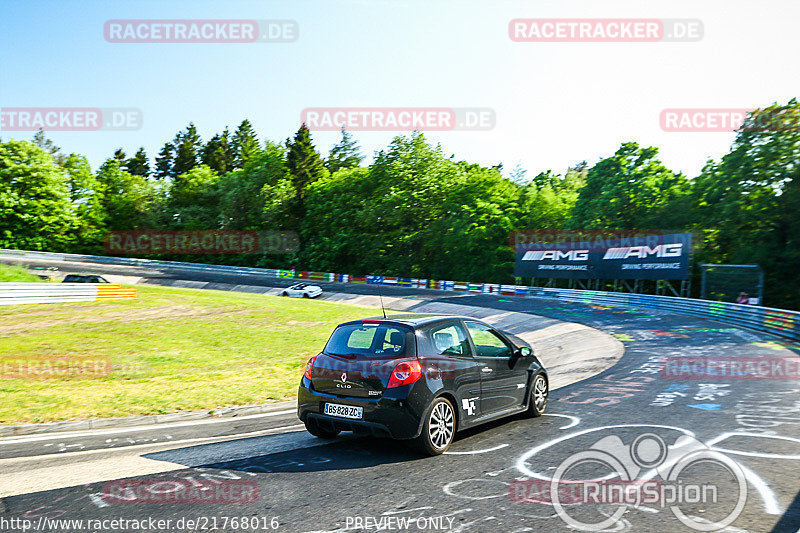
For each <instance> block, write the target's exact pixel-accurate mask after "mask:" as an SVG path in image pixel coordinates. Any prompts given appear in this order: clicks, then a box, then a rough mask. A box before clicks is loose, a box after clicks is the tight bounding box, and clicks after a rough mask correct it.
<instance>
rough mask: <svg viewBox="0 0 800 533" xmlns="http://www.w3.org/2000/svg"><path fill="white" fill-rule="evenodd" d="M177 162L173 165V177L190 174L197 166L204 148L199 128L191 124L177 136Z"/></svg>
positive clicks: (175, 142)
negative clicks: (198, 132) (198, 131)
mask: <svg viewBox="0 0 800 533" xmlns="http://www.w3.org/2000/svg"><path fill="white" fill-rule="evenodd" d="M172 142H173V144H174V145H175V160H174V162H173V165H172V176H173V177H175V176H178V175H180V174H183V173H185V172H189V171H190V170H192V169H193V168H194V167H196V166H197V164H198V161H199V159H200V158H199V154H200V150H201V147H202V144H201V142H200V135H198V134H197V128H196V127H195V125H194V123H192V122H190V123H189V125H188V126H187V127H186V129H185V130H184V131H182V132H179V133H178V134H177V135H175V139H174V140H173V141H172Z"/></svg>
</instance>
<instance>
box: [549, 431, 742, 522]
mask: <svg viewBox="0 0 800 533" xmlns="http://www.w3.org/2000/svg"><path fill="white" fill-rule="evenodd" d="M575 476H578V477H575ZM720 479H722V480H724V481H725V484H724V485H722V486H720V485H719V484H718V483H717V482H716V481H717V480H720ZM731 486H733V487H735V488H734V489H733V490H731V489H730V487H731ZM737 489H738V490H737ZM721 493H723V494H724V495H725V496H726V497H725V498H724V500H725V501H724V502H721V501H720V497H721V495H722V494H721ZM550 495H551V497H552V504H553V506H554V508H555V510H556V513H557V514H558V516H559V517H561V519H562V520H564V522H566V523H567V524H568V525H570V526H572V527H573V528H575V529H579V530H582V531H600V530H603V529H607V528H610V527H612V526H613V525H614V524H616V523H617V522H618V521H619V520H620V518H621V517H622V515H623V514H624V513H625V512H626V511H627V510H628V508H629V507H634V508H638V507H639V506H641V505H643V504H648V505H654V506H660V507H662V508H666V507H669V509H670V510H671V511H672V513H673V514H674V515H675V517H676V518H677V519H678V520H680V521H681V523H683V524H684V525H686V526H688V527H690V528H692V529H695V530H698V531H715V530H718V529H721V528H723V527H725V526H727V525H729V524H731V523H732V522H733V521H734V520H736V518H737V517H738V516H739V514H740V513H741V512H742V509H743V508H744V505H745V503H746V501H747V482H746V479H745V475H744V471H743V470H742V468H741V467H740V466H739V465H738V463H736V462H735V461H733V460H732V459H730V458H729V457H727V456H725V455H723V454H721V453H719V452H717V451H714V450H712V449H711V448H709V447H708V446H706V445H705V444H703V443H702V442H700V441H698V440H697V439H695V438H694V437H691V436H689V435H680V436H679V437H677V438H676V439H675V441H674V442H673V443H672V444H669V445H668V444H667V443H666V442H665V441H664V439H662V438H661V437H659V436H658V435H656V434H654V433H643V434H640V435H638V436H636V437H635V438H634V439H633V440H632V441H631V442H630V444H625V443H624V442H623V440H622V439H621V438H620V437H619V436H617V435H610V436H607V437H604V438H602V439H600V440H598V441H597V442H595V443H594V444H593V445H592V446H591V447H589V449H587V450H584V451H581V452H578V453H574V454H572V455H570V456H569V457H567V458H566V459H565V460H564V461H562V462H561V463H560V464H559V466H558V467H557V468H556V471H555V473H554V475H553V477H552V480H551V482H550ZM576 504H578V505H576ZM582 504H598V506H601V507H602V508H603V509H604V511H603V512H601V513H599V514H600V515H601V516H599V517H598V516H593V517H592V518H593V519H587V518H586V517H585V515H586V514H587V506H586V505H582ZM698 505H702V506H704V507H711V508H713V509H714V510H715V511H716V515H718V516H719V518H718V519H716V520H703V521H699V520H696V519H694V518H692V516H690V515H689V514H687V510H688V509H693V508H695V507H696V506H698ZM610 508H613V509H614V510H613V512H610V511H608V509H610ZM720 508H722V510H720Z"/></svg>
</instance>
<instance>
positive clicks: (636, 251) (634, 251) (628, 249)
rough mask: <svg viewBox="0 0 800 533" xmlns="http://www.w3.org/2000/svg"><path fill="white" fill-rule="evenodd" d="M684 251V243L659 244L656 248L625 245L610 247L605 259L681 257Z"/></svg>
mask: <svg viewBox="0 0 800 533" xmlns="http://www.w3.org/2000/svg"><path fill="white" fill-rule="evenodd" d="M681 253H683V244H681V243H674V244H659V245H658V246H656V247H655V248H650V247H649V246H623V247H622V248H609V249H608V250H606V255H604V256H603V259H627V258H629V257H638V258H639V259H644V258H646V257H649V256H651V255H654V256H656V257H680V256H681Z"/></svg>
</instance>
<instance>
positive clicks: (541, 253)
mask: <svg viewBox="0 0 800 533" xmlns="http://www.w3.org/2000/svg"><path fill="white" fill-rule="evenodd" d="M545 259H550V260H551V261H558V260H559V259H566V260H567V261H588V260H589V250H569V251H567V252H562V251H561V250H531V251H529V252H525V255H523V256H522V260H523V261H544V260H545Z"/></svg>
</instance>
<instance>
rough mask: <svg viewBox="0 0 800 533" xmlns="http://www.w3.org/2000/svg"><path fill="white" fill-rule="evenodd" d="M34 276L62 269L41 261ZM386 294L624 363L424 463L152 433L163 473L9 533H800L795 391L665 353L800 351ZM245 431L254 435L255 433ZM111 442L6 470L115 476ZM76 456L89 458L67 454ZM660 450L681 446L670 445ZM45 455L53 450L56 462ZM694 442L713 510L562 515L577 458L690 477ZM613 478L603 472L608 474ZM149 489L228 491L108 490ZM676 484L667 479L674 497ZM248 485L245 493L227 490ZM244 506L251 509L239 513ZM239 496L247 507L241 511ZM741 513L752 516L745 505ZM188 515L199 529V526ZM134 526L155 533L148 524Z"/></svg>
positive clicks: (382, 444) (36, 454) (73, 500)
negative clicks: (588, 330) (185, 494)
mask: <svg viewBox="0 0 800 533" xmlns="http://www.w3.org/2000/svg"><path fill="white" fill-rule="evenodd" d="M34 263H35V264H38V265H41V266H47V264H46V263H43V262H39V261H37V262H29V264H34ZM58 266H60V268H61V270H62V271H68V270H69V271H83V272H100V273H106V274H115V273H116V274H121V275H127V276H141V277H145V278H148V282H153V283H159V284H170V283H171V282H172V280H177V279H182V280H186V279H191V280H196V281H204V282H209V283H236V284H248V285H266V286H286V285H288V284H289V281H288V280H287V281H284V280H275V279H264V278H259V277H258V276H239V275H236V276H226V275H219V274H200V273H197V272H183V273H181V272H174V271H172V272H168V273H167V272H145V271H135V272H134V270H135V269H129V268H121V267H113V266H105V265H88V264H87V265H80V269H74V270H73V269H70V268H67V266H66V265H65V264H63V263H59V264H58ZM320 285H323V288H325V289H326V290H335V291H339V292H344V291H351V292H358V293H364V294H367V293H372V292H374V290H375V288H374V287H372V286H366V285H348V284H323V283H320ZM385 293H387V294H392V295H395V296H397V295H418V296H419V295H421V296H424V297H425V298H429V299H431V300H432V301H436V302H445V303H448V302H451V303H460V304H464V303H466V300H468V305H471V306H482V307H488V308H492V309H497V310H501V311H516V312H527V313H533V314H536V315H541V316H545V317H550V318H553V319H558V320H566V321H570V322H579V323H582V324H586V325H589V326H592V327H595V328H598V329H600V330H602V331H604V332H606V333H609V334H611V335H614V336H615V337H616V338H618V339H619V340H621V341H622V342H623V343H624V345H625V350H626V351H625V354H624V356H623V357H622V359H621V360H620V362H619V363H618V364H616V365H615V366H613V367H612V368H610V369H608V370H607V371H605V372H603V373H602V374H600V375H597V376H595V377H593V378H590V379H588V380H585V381H583V382H579V383H575V384H573V385H570V386H567V387H564V388H562V389H559V390H556V391H554V392H552V393H551V396H550V404H549V406H548V414H547V415H545V416H543V417H541V418H539V419H532V420H530V419H522V418H514V419H508V420H506V421H502V422H498V423H494V424H491V425H488V426H484V427H482V428H480V429H477V430H472V431H469V432H466V433H463V434H460V436H459V438H458V440H457V441H456V442H455V443H454V445H453V447H452V448H451V450H450V452H448V453H447V454H446V455H443V456H440V457H433V458H428V457H422V456H421V455H419V454H418V453H417V452H415V451H413V450H411V449H409V448H408V447H407V446H405V445H404V444H403V443H397V442H392V441H385V440H377V439H370V438H355V437H352V436H343V437H340V438H339V439H336V440H335V441H332V442H328V441H322V440H319V439H315V438H313V437H310V436H309V435H308V434H307V433H306V432H305V431H303V430H302V428H300V427H297V424H298V423H299V421H298V420H297V419H296V418H295V417H294V416H293V415H292V414H290V413H283V414H278V415H273V416H264V417H262V418H260V419H259V418H250V419H246V420H242V421H241V424H240V425H239V426H237V427H235V428H234V429H233V430H231V431H229V432H227V433H226V431H227V430H226V431H218V430H215V429H213V428H212V427H211V426H208V425H206V426H203V425H199V426H196V427H194V426H179V427H175V428H172V429H171V431H170V439H167V440H169V441H172V442H173V445H172V446H171V448H172V449H167V448H169V447H165V449H160V448H159V446H161V445H163V444H164V437H163V435H164V431H163V430H152V432H150V433H148V431H142V432H140V433H139V434H137V438H139V439H142V442H135V443H131V442H128V443H127V444H128V445H129V446H128V447H127V448H126V449H127V450H129V451H130V453H132V454H133V453H136V454H139V455H141V457H143V458H145V459H147V460H150V461H148V464H149V463H153V464H163V465H164V467H163V469H162V470H163V471H160V472H154V471H150V472H141V471H137V469H136V468H137V467H136V465H137V463H136V462H135V461H133V462H129V463H125V464H126V465H128V466H125V467H121V468H120V475H119V478H120V479H121V480H124V481H125V483H124V484H122V485H120V484H117V485H114V482H112V483H111V485H109V484H107V483H86V484H77V483H76V485H75V486H70V487H67V488H61V489H55V490H48V491H42V492H32V493H27V494H19V495H15V496H10V497H6V498H4V499H3V500H2V503H0V530H3V531H21V530H22V529H21V528H20V527H19V525H20V522H16V523H15V524H16V525H17V528H16V529H15V528H14V527H12V525H13V524H12V523H11V522H9V520H11V519H25V520H30V524H31V525H30V526H29V527H31V528H34V527H38V528H39V530H50V531H56V530H58V531H79V530H94V531H102V530H103V526H97V527H94V528H93V529H91V528H90V529H86V528H85V525H86V524H82V526H84V528H83V529H80V528H79V527H76V525H75V524H71V525H63V524H62V525H60V526H59V527H60V529H59V528H56V527H55V526H54V522H51V520H64V519H67V520H75V519H77V520H80V519H83V520H86V519H99V520H104V519H108V520H112V519H117V518H121V519H137V520H143V519H144V520H145V521H146V520H148V519H153V520H171V522H170V524H168V525H167V526H165V527H161V528H159V530H170V531H203V530H212V529H216V530H220V531H269V530H275V529H277V530H279V531H291V532H308V531H380V530H383V531H392V530H394V531H398V530H401V531H405V530H409V531H470V532H471V531H487V532H495V531H504V532H505V531H507V532H522V531H552V530H564V531H569V530H575V529H574V528H570V526H568V525H567V522H566V521H565V519H564V516H567V517H571V518H572V519H573V520H577V521H581V522H583V523H599V522H601V521H603V520H604V519H606V518H608V519H609V520H610V524H609V525H608V526H607V527H606V528H605V529H604V530H607V531H695V530H698V529H700V528H702V527H703V526H704V525H707V524H710V523H712V522H718V521H722V520H724V519H725V518H726V517H728V516H729V515H733V516H735V519H734V520H733V521H732V523H730V524H729V525H727V526H726V527H725V528H724V529H722V530H723V531H787V532H788V531H790V532H796V531H798V530H800V492H798V491H800V482H798V478H800V476H798V474H800V396H799V395H798V393H800V384H798V382H797V380H791V379H784V380H779V379H768V380H752V379H743V380H730V379H729V380H711V381H709V380H696V379H675V378H669V377H666V376H662V373H661V371H660V368H661V363H662V361H663V358H665V357H692V358H708V357H720V356H725V357H764V358H775V357H791V358H797V355H798V354H799V353H800V350H799V349H798V347H796V346H793V345H789V344H787V343H784V342H782V341H780V340H779V339H777V338H775V337H772V336H769V335H766V334H761V333H754V332H751V331H747V330H743V329H740V328H736V327H732V326H728V325H725V324H723V323H719V322H714V321H709V320H703V319H698V318H693V317H687V316H681V315H671V314H664V313H660V312H655V311H646V310H636V309H621V308H608V307H603V306H594V307H592V306H585V305H580V304H566V303H561V302H558V301H556V300H550V299H516V298H497V297H494V296H483V295H470V296H445V293H442V292H438V291H419V290H412V289H399V288H385ZM276 412H280V411H276ZM243 431H249V432H252V433H254V434H252V435H250V436H243V435H241V433H242V432H243ZM234 434H237V436H236V437H235V438H234V437H232V436H233V435H234ZM228 436H230V437H228ZM114 438H115V437H113V436H111V435H107V436H105V438H104V440H103V444H97V442H94V443H92V442H86V437H84V436H76V437H74V438H72V439H71V440H70V439H61V440H59V441H58V442H56V440H58V439H56V440H52V439H51V440H49V441H48V440H47V439H46V438H45V439H43V440H42V441H41V442H40V443H39V444H35V443H33V444H32V443H26V444H24V445H23V444H17V445H7V446H0V453H2V457H3V458H4V459H0V476H2V475H6V474H11V473H14V472H16V473H17V474H19V473H23V472H24V469H25V464H26V463H25V461H36V462H37V464H38V463H39V462H41V461H51V462H52V464H53V465H54V468H55V467H57V465H58V464H59V462H61V464H63V462H64V461H71V460H73V459H72V457H77V456H71V455H70V454H79V453H87V452H88V453H94V454H96V455H97V456H98V457H102V456H103V454H107V457H108V458H109V459H108V461H109V462H108V465H109V468H115V467H114V465H115V462H114V461H115V459H114V457H115V455H114V453H115V450H113V449H112V448H114V446H115V443H114V440H113V439H114ZM105 439H109V440H108V442H105ZM147 439H155V440H151V441H148V440H147ZM192 439H198V440H197V441H196V442H186V444H185V445H183V446H180V447H177V448H175V447H174V442H175V441H181V442H183V441H192ZM203 439H206V440H203ZM84 442H85V444H80V443H84ZM637 442H638V443H646V444H648V446H642V447H641V448H638V449H639V451H641V453H640V454H638V455H637V454H634V453H632V452H633V450H634V444H635V443H637ZM59 443H60V444H61V445H62V446H63V447H64V448H63V449H60V448H59ZM76 443H79V444H80V445H81V446H84V447H83V448H79V447H73V448H68V446H70V445H71V444H76ZM658 443H661V444H664V445H666V447H667V449H666V450H662V449H661V448H658V445H657V444H658ZM45 444H50V445H51V446H50V447H52V448H53V449H54V450H55V451H52V450H45V449H44V448H45V446H44V445H45ZM615 445H617V447H616V448H615V447H614V446H615ZM653 445H655V448H653ZM619 446H623V448H619ZM692 446H694V447H695V448H694V449H696V450H698V452H697V453H704V454H705V455H704V456H703V457H705V458H706V464H705V466H697V465H694V464H692V465H689V466H688V467H687V468H686V469H684V470H683V474H685V476H684V477H682V478H680V481H678V480H677V478H673V479H671V482H672V486H671V487H670V488H673V489H674V488H675V487H676V486H678V490H679V492H680V490H681V489H680V487H683V486H688V485H690V484H695V485H697V484H703V487H705V488H709V487H712V486H713V491H711V490H709V492H708V493H706V494H713V495H714V498H713V500H709V499H706V498H704V499H703V500H701V501H697V500H696V499H693V498H692V497H691V496H690V494H689V491H688V490H687V491H686V492H685V495H684V496H685V498H684V499H683V500H681V501H680V502H679V504H677V505H676V503H675V501H674V500H668V498H667V497H666V496H664V494H663V493H662V495H661V498H656V501H651V502H647V503H642V504H640V505H638V506H636V505H633V504H632V503H630V502H627V503H626V502H621V501H619V500H614V499H613V498H607V499H602V498H601V501H599V502H597V501H595V502H593V503H588V504H587V503H575V502H571V501H568V500H563V501H561V503H559V504H558V505H557V506H554V504H553V503H554V502H553V501H552V500H553V497H552V494H551V495H549V496H548V495H547V488H549V487H550V481H551V479H552V478H553V477H554V476H555V477H558V478H559V479H572V480H586V479H596V478H595V477H592V478H587V477H584V476H586V475H589V474H590V472H589V471H588V470H586V471H584V472H583V473H582V472H581V470H580V469H581V468H589V466H588V465H587V464H584V463H577V462H575V461H576V457H578V456H576V455H574V454H581V453H582V454H584V455H583V456H582V457H589V456H591V457H593V458H595V459H597V458H598V457H600V456H602V454H603V453H605V454H606V455H608V454H610V455H612V456H614V457H615V458H616V459H618V460H619V461H620V462H621V463H624V466H625V469H626V471H625V473H626V475H628V474H629V475H630V477H629V479H634V478H636V479H648V476H649V474H650V472H654V471H655V470H656V469H658V468H661V467H663V468H665V469H667V470H668V469H670V468H671V467H672V466H674V465H675V464H676V463H672V464H670V462H669V459H667V460H663V456H662V460H659V459H658V458H655V459H654V456H659V454H661V453H662V451H664V453H666V452H669V453H673V452H674V453H675V455H674V456H673V455H669V454H667V455H666V457H668V458H669V457H675V458H676V459H675V460H676V461H678V463H677V464H682V463H680V457H681V454H682V453H686V450H688V449H690V447H692ZM50 447H48V448H50ZM620 449H622V450H623V451H620ZM73 450H76V451H73ZM78 450H80V451H78ZM89 450H92V451H91V452H89ZM57 452H59V453H57ZM626 454H627V455H626ZM25 456H28V457H25ZM623 456H624V457H623ZM684 456H685V455H684ZM630 458H633V460H632V462H631V461H630V460H629V459H630ZM74 460H77V459H74ZM569 461H572V462H569ZM609 461H611V462H610V463H607V464H612V463H613V459H611V460H609ZM626 461H627V462H626ZM162 462H163V463H162ZM595 462H596V463H597V462H598V461H595ZM600 462H602V461H600ZM634 463H635V464H634ZM29 464H30V463H29ZM120 464H122V463H120ZM567 464H572V465H576V466H575V468H576V470H574V471H566V472H570V473H572V475H563V474H564V472H558V471H559V467H561V468H563V466H564V465H567ZM613 464H616V463H613ZM659 465H660V466H659ZM726 467H727V469H726ZM591 468H595V470H592V471H591V475H593V476H596V475H598V473H599V472H600V471H599V470H597V468H600V469H601V470H602V465H601V466H600V467H598V466H597V465H596V464H595V465H594V466H592V467H591ZM692 469H696V470H692ZM672 471H673V472H675V470H674V469H673V470H672ZM617 472H619V470H617ZM609 473H610V471H609V470H606V471H605V472H604V473H603V475H605V474H609ZM659 473H661V471H659ZM676 475H677V474H676ZM653 476H655V474H652V475H651V476H650V477H653ZM662 477H663V475H662ZM156 482H158V483H156ZM690 482H691V483H690ZM141 484H144V485H146V486H148V487H151V488H152V487H158V490H159V491H161V492H163V493H164V494H169V492H170V490H177V489H175V487H188V486H194V487H198V488H199V489H198V490H199V491H200V492H201V493H203V491H205V493H212V492H213V493H214V495H215V496H216V498H211V499H212V500H213V501H212V502H211V503H209V500H208V499H202V498H201V499H200V501H198V502H197V503H185V502H181V503H172V502H160V503H154V502H152V501H146V502H142V501H140V500H137V498H136V497H130V498H128V499H127V500H126V499H125V498H113V497H110V496H109V487H111V490H112V492H113V488H114V487H118V486H125V487H132V486H133V487H135V486H139V485H141ZM613 484H614V483H610V484H609V486H610V485H613ZM667 485H668V483H666V482H664V483H663V485H659V487H662V486H663V487H666V486H667ZM170 487H172V489H171V488H170ZM234 489H235V490H239V491H240V492H239V493H233V492H228V493H226V492H225V491H226V490H228V491H231V490H234ZM153 490H155V489H153ZM242 490H243V491H244V492H241V491H242ZM128 494H130V493H128ZM237 494H238V495H239V496H242V494H244V495H245V496H244V497H240V498H239V500H236V495H237ZM164 498H165V499H168V497H167V496H165V497H164ZM234 500H236V501H239V502H242V503H232V502H233V501H234ZM220 502H222V503H220ZM739 505H741V506H742V507H741V508H737V506H739ZM557 507H558V508H559V509H558V511H559V512H557V510H556V509H557ZM243 517H244V518H246V520H245V519H243ZM273 518H274V519H275V520H273ZM189 519H191V520H197V522H196V523H192V524H187V522H186V520H189ZM4 521H5V522H4ZM687 522H691V523H692V524H693V525H694V528H691V527H689V525H687ZM151 524H152V522H151ZM245 524H246V525H245ZM128 525H130V524H128ZM48 527H49V529H48ZM381 528H383V529H381ZM106 530H109V529H106ZM127 530H129V531H152V530H153V529H152V528H151V526H150V524H147V523H145V524H140V525H139V526H138V528H136V527H131V528H130V529H127Z"/></svg>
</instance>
